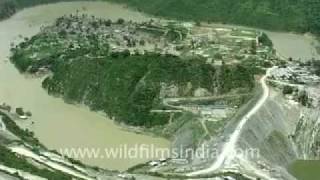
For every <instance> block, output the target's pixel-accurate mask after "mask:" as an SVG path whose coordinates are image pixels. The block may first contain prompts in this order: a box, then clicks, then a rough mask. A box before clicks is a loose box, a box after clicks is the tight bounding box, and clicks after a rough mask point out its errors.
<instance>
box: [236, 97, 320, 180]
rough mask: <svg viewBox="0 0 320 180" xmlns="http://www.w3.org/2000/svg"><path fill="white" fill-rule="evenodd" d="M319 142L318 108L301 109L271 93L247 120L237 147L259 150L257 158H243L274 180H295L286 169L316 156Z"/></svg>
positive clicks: (296, 104)
mask: <svg viewBox="0 0 320 180" xmlns="http://www.w3.org/2000/svg"><path fill="white" fill-rule="evenodd" d="M313 100H314V99H313ZM319 140H320V112H319V108H318V107H310V108H307V107H303V106H302V105H300V104H298V103H294V102H293V101H292V100H287V99H285V98H283V96H282V94H281V92H277V91H272V93H271V95H270V97H269V100H268V101H267V102H266V103H265V105H264V106H263V108H262V109H260V111H259V112H258V113H257V114H256V115H254V116H253V117H252V118H251V120H249V121H248V124H247V125H246V127H245V129H244V130H243V133H242V136H241V138H240V141H239V143H238V145H239V147H240V148H241V149H245V150H248V149H250V148H252V149H254V150H258V151H259V153H260V155H259V156H260V157H250V156H246V157H245V159H246V160H249V161H250V163H251V164H252V165H254V166H255V167H256V168H257V169H260V170H261V171H262V172H265V173H266V174H269V175H270V176H271V177H274V178H275V179H295V178H294V177H292V176H291V175H289V173H288V172H287V171H286V167H288V165H289V164H290V163H292V162H293V161H295V160H297V159H316V158H317V157H319V149H320V148H319V144H320V142H319ZM239 163H240V164H241V162H239ZM239 167H240V169H241V165H240V166H239Z"/></svg>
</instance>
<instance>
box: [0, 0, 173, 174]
mask: <svg viewBox="0 0 320 180" xmlns="http://www.w3.org/2000/svg"><path fill="white" fill-rule="evenodd" d="M83 7H85V10H83ZM77 10H80V11H84V12H85V13H88V14H93V15H95V16H97V17H104V18H110V19H112V20H114V21H116V20H117V19H118V18H119V17H122V18H125V19H126V20H136V21H147V20H149V18H148V17H145V16H143V15H141V14H139V13H136V12H131V11H128V10H126V9H123V8H122V6H119V5H113V4H109V3H103V2H91V3H90V2H74V3H58V4H51V5H41V6H37V7H34V8H27V9H24V10H22V11H20V12H19V13H17V14H15V15H14V16H12V17H11V18H10V19H7V20H4V21H1V22H0V38H1V43H0V60H1V61H0V80H1V82H6V83H1V85H0V102H6V103H8V104H10V105H12V107H25V108H26V109H28V110H30V111H31V112H32V113H33V117H32V121H34V122H35V124H34V125H33V126H32V128H31V130H32V131H33V132H34V133H35V136H36V137H37V138H38V139H39V140H40V142H43V144H44V145H45V146H47V147H48V148H49V149H55V150H59V149H61V148H87V147H93V148H101V149H105V148H112V147H119V146H120V145H125V144H127V145H128V146H135V145H136V144H149V145H154V146H155V147H158V148H168V147H169V144H170V143H169V141H167V140H165V139H163V138H155V137H150V136H146V135H142V134H135V133H130V132H128V131H124V130H123V129H121V128H120V127H119V126H117V125H116V124H114V123H113V121H111V120H109V119H108V118H107V117H105V116H103V115H100V114H98V113H95V112H91V111H90V110H89V109H88V108H85V107H80V106H74V105H70V104H66V103H65V102H64V101H63V100H62V99H60V98H55V97H51V96H49V95H48V94H47V92H46V91H45V90H44V89H42V84H41V82H42V79H37V78H26V77H25V76H24V75H21V74H20V73H19V72H18V71H17V69H16V68H15V67H14V66H13V65H12V64H11V63H8V57H9V56H10V47H11V46H10V45H11V43H12V42H15V43H18V42H20V41H21V40H22V39H21V36H23V37H31V36H33V35H35V34H36V33H38V32H39V30H40V27H41V26H43V25H46V24H51V23H52V22H53V21H55V20H56V18H58V17H61V16H63V15H66V14H70V13H76V12H77ZM81 160H82V161H83V162H84V163H86V164H89V165H93V166H99V167H103V168H107V169H117V170H125V169H127V168H129V167H131V166H133V165H135V164H138V163H142V162H146V161H148V160H150V159H147V158H142V159H130V160H128V161H125V162H124V161H123V160H122V159H109V160H108V161H106V160H104V159H99V158H96V159H93V158H84V159H81Z"/></svg>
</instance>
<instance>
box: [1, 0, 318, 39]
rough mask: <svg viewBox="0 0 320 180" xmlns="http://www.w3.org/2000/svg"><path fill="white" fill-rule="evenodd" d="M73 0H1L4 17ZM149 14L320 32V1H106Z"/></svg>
mask: <svg viewBox="0 0 320 180" xmlns="http://www.w3.org/2000/svg"><path fill="white" fill-rule="evenodd" d="M59 1H70V0H28V1H26V0H0V19H2V18H7V17H9V16H10V15H12V14H13V13H14V12H16V11H17V10H19V9H21V8H23V7H29V6H33V5H37V4H44V3H50V2H59ZM106 1H111V2H116V3H125V4H127V5H129V6H130V7H133V8H136V9H138V10H139V11H143V12H146V13H149V14H153V15H157V16H162V17H167V18H176V19H183V20H194V21H208V22H221V23H232V24H239V25H247V26H253V27H259V28H265V29H271V30H284V31H298V32H309V31H311V32H313V33H317V34H320V1H318V0H228V1H225V0H153V1H152V2H151V1H149V0H106Z"/></svg>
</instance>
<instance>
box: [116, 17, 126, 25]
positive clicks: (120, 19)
mask: <svg viewBox="0 0 320 180" xmlns="http://www.w3.org/2000/svg"><path fill="white" fill-rule="evenodd" d="M124 22H125V21H124V19H122V18H119V19H118V20H117V23H118V24H123V23H124Z"/></svg>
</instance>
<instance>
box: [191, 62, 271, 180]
mask: <svg viewBox="0 0 320 180" xmlns="http://www.w3.org/2000/svg"><path fill="white" fill-rule="evenodd" d="M273 69H274V67H273V68H270V69H268V70H267V72H266V74H265V75H264V76H263V77H262V78H261V79H260V83H261V86H262V88H263V94H262V96H261V98H260V99H259V101H258V102H257V103H256V105H255V106H254V107H253V108H252V109H251V110H250V111H249V112H248V113H247V114H246V115H245V116H244V117H243V118H242V119H241V121H240V122H239V124H238V126H237V127H236V129H235V131H234V132H233V133H232V134H231V136H230V138H229V141H228V142H226V143H225V144H224V146H223V148H222V151H221V154H220V155H219V157H218V158H217V160H216V161H215V162H214V163H213V164H212V165H211V166H210V167H209V168H207V169H202V170H199V171H195V172H192V173H189V174H187V176H190V177H192V176H198V175H203V174H209V173H212V172H214V171H216V170H218V169H220V168H221V167H223V166H226V165H228V164H227V163H226V162H228V163H230V162H231V160H232V159H233V158H235V155H236V153H235V152H236V144H237V142H238V139H239V137H240V135H241V132H242V129H243V127H244V126H245V125H246V123H247V122H248V120H249V119H250V118H251V117H252V116H253V115H254V114H255V113H256V112H258V110H259V109H260V108H261V107H262V106H263V104H264V103H265V102H266V100H267V99H268V96H269V91H270V90H269V87H268V86H267V83H266V79H267V77H268V76H269V75H270V72H271V71H272V70H273Z"/></svg>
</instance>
